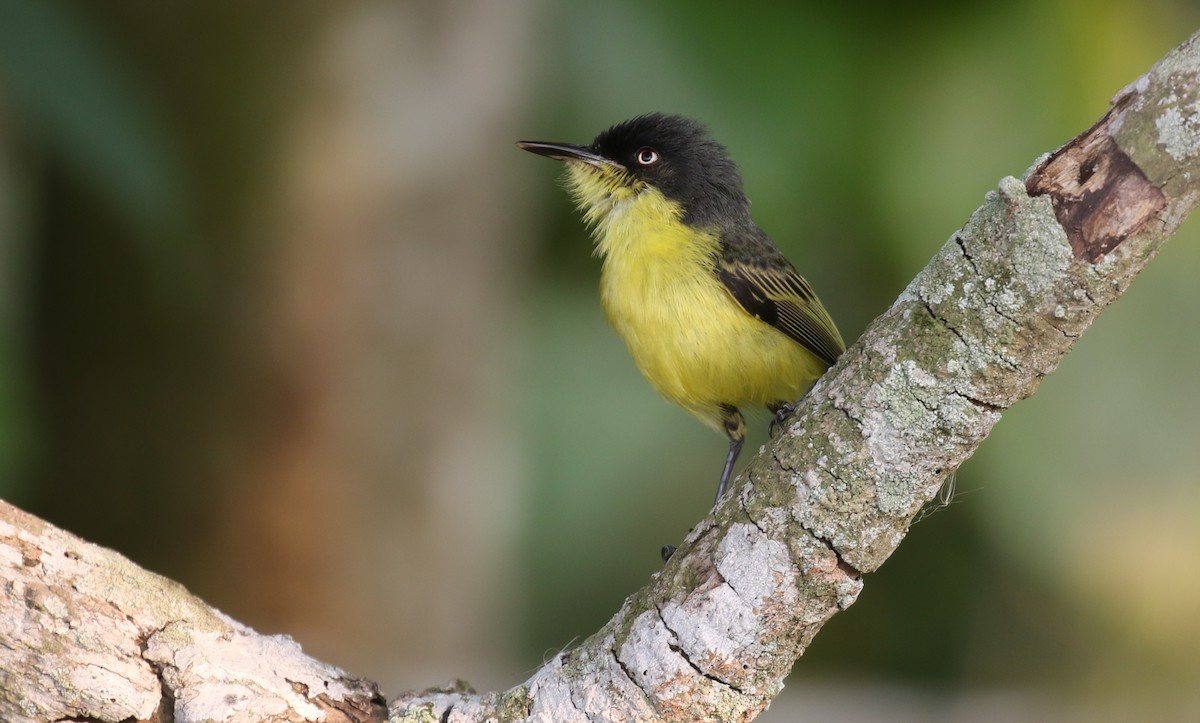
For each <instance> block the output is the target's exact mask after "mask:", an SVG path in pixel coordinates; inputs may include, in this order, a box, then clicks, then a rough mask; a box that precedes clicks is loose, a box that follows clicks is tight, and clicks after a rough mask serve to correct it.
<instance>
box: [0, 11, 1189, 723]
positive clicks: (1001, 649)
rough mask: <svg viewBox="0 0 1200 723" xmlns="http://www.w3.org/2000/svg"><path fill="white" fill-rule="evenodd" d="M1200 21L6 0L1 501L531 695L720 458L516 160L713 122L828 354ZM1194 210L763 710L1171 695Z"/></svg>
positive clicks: (559, 206) (392, 662) (361, 664)
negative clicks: (821, 312) (663, 390)
mask: <svg viewBox="0 0 1200 723" xmlns="http://www.w3.org/2000/svg"><path fill="white" fill-rule="evenodd" d="M1198 26H1200V7H1198V6H1197V5H1196V3H1195V2H1194V0H1152V1H1149V2H1147V1H1145V0H1092V1H1091V2H1083V0H1014V1H1012V2H1007V3H994V2H991V3H984V2H959V3H948V2H924V3H910V4H907V5H905V4H898V3H881V2H880V3H867V4H865V5H864V4H857V5H845V6H843V8H842V9H834V8H833V7H831V4H828V3H820V4H818V3H800V4H796V5H791V6H785V5H782V4H777V5H774V6H772V8H771V10H770V11H769V12H768V11H754V10H748V9H746V8H745V7H744V6H735V5H734V4H730V3H722V2H708V1H704V2H697V1H696V0H690V1H689V2H684V1H682V0H675V1H673V2H662V3H655V4H650V3H638V2H633V1H632V0H623V1H609V2H599V1H598V0H597V1H593V2H582V1H581V2H562V3H550V2H533V1H527V2H509V3H494V2H485V1H484V0H463V1H462V2H448V3H446V2H433V1H430V2H407V3H394V2H382V1H375V2H371V1H366V0H359V1H355V2H343V3H327V2H319V1H318V0H292V1H289V2H279V1H276V2H259V3H242V2H235V1H233V0H207V1H206V2H181V3H159V2H151V1H150V0H137V1H135V0H110V2H106V3H103V4H100V3H82V2H67V1H66V0H40V1H38V2H33V1H26V2H21V1H17V0H0V494H2V495H3V496H4V497H6V498H8V499H10V500H12V501H14V502H15V503H17V504H19V505H21V506H23V507H25V508H27V509H29V510H31V511H33V512H35V513H37V514H39V515H41V516H43V517H45V518H47V519H49V520H51V521H53V522H55V523H56V524H59V525H62V526H64V527H66V528H67V529H69V530H71V531H73V532H76V533H78V534H80V535H82V536H84V537H86V538H88V539H90V540H93V541H95V542H98V543H100V544H103V545H107V546H111V547H115V548H116V549H118V550H120V551H122V552H123V553H125V554H126V555H128V556H129V557H131V558H133V559H134V560H135V561H137V562H139V563H141V564H143V565H145V566H148V567H150V568H152V569H154V570H156V571H159V572H161V573H163V574H166V575H168V576H170V577H173V578H176V579H179V580H181V581H183V582H184V583H185V584H187V585H188V586H189V587H190V588H191V589H192V590H193V591H195V592H197V593H198V594H200V595H202V596H203V597H204V598H205V599H207V600H208V601H209V602H211V603H212V604H214V605H216V606H217V607H219V608H221V609H222V610H224V611H225V612H227V613H229V614H230V615H232V616H233V617H235V618H237V619H240V620H243V621H245V622H247V623H249V624H250V625H252V626H254V627H255V628H257V629H259V630H261V631H263V632H271V633H276V632H287V633H289V634H291V635H293V636H295V637H296V638H297V639H298V640H299V641H300V642H301V643H302V644H303V645H304V646H305V648H306V650H308V651H309V652H310V653H312V654H313V655H316V656H317V657H319V658H322V659H325V660H328V661H330V662H333V663H335V664H338V665H341V666H343V667H346V668H348V669H350V670H351V671H352V672H354V673H357V674H360V675H364V676H367V677H370V678H374V679H377V680H379V681H380V682H381V683H382V684H383V685H384V687H385V691H386V692H387V693H388V694H389V695H391V694H395V693H397V692H399V691H400V690H402V689H408V688H419V687H424V686H427V685H431V684H438V683H442V682H444V681H445V680H447V679H449V678H451V677H463V678H466V679H468V680H470V681H471V682H472V683H473V684H475V685H476V686H477V687H480V688H487V689H490V688H496V687H501V686H508V685H512V684H515V683H517V682H519V681H520V680H522V679H523V678H524V677H526V676H527V675H528V673H529V672H531V671H532V670H533V669H535V668H536V667H537V666H538V665H539V664H540V663H541V661H542V660H543V659H544V658H546V657H547V656H549V655H552V654H553V653H554V652H555V651H557V650H559V649H561V648H563V647H566V646H569V645H570V644H572V642H573V641H577V640H579V639H581V638H582V637H585V636H586V635H587V634H589V633H590V632H592V631H594V630H595V629H596V628H597V627H598V626H599V625H600V624H602V622H603V621H604V620H606V619H607V618H608V616H610V615H611V614H612V613H613V612H614V611H615V610H616V608H617V607H618V605H619V603H620V601H621V600H622V599H623V598H624V596H625V595H626V594H628V593H629V592H631V591H632V590H634V589H636V588H637V587H638V586H640V585H641V584H643V583H644V582H645V581H646V579H647V576H648V575H650V574H651V573H652V572H653V571H655V570H656V569H658V567H659V566H660V562H659V560H658V552H657V550H658V548H659V547H660V546H661V545H662V544H664V543H667V542H676V541H678V540H679V539H681V538H682V537H683V536H684V535H685V534H686V532H687V530H688V527H689V525H690V524H692V523H693V522H694V521H695V520H697V519H699V518H700V517H701V516H702V515H703V514H704V513H705V512H706V511H707V507H708V504H709V502H710V494H711V489H712V485H713V484H714V482H715V477H716V474H717V472H718V469H719V466H720V463H721V460H722V458H723V455H724V447H725V445H724V442H723V441H722V440H721V439H720V438H719V437H718V436H716V435H714V434H713V433H712V432H710V431H709V430H707V429H704V428H703V427H701V426H700V425H699V424H697V423H696V422H695V421H694V420H692V419H691V418H690V417H688V416H687V415H686V414H685V413H683V412H681V411H679V410H677V409H675V408H673V407H671V406H670V405H668V404H667V403H666V402H664V401H661V400H660V399H658V398H657V397H656V396H655V395H654V394H653V392H652V391H651V390H650V389H649V387H648V386H647V385H646V384H645V383H644V382H643V381H642V380H641V379H640V378H639V376H638V373H637V371H636V369H635V368H634V367H633V364H632V362H631V361H630V360H629V359H628V358H627V355H626V353H625V350H624V348H623V346H622V344H621V343H620V341H619V340H618V339H617V338H616V336H615V335H614V334H613V333H612V332H611V331H610V330H609V329H608V328H607V327H606V325H605V322H604V320H603V317H602V314H601V312H600V309H599V305H598V299H597V295H596V278H597V274H598V268H597V262H596V261H595V260H594V259H592V258H591V257H590V251H591V249H590V243H589V240H588V238H587V236H586V233H585V231H584V229H583V226H582V224H581V223H580V221H579V220H578V218H577V216H576V214H575V213H574V212H573V211H572V209H571V207H570V204H569V202H568V201H567V199H566V197H565V194H564V193H563V192H562V189H561V188H560V187H559V186H558V184H557V183H556V178H557V174H558V172H559V169H558V168H556V167H555V165H554V164H552V163H549V162H547V161H545V160H544V159H538V158H534V157H532V156H529V155H527V154H522V153H520V152H518V151H517V150H516V149H515V148H514V147H513V142H514V141H515V140H517V139H520V138H528V139H538V140H562V141H576V142H584V141H587V140H589V139H590V138H591V137H592V136H593V135H594V134H595V133H596V132H598V131H599V130H601V129H603V128H604V127H606V126H608V125H610V124H612V123H614V122H617V121H619V120H622V119H624V118H627V117H629V116H632V115H635V114H637V113H641V112H645V111H648V110H663V111H670V112H679V113H683V114H687V115H691V116H694V117H697V118H700V119H703V120H704V121H705V122H706V123H708V124H709V125H710V127H711V129H712V130H713V132H714V134H715V135H716V136H717V138H719V139H720V140H721V141H722V142H723V143H724V144H725V145H727V146H728V147H729V148H730V150H731V151H732V153H733V155H734V157H735V158H736V159H737V160H738V161H739V163H740V164H741V167H742V170H743V174H744V175H745V177H746V183H747V192H748V195H749V196H750V197H751V198H752V199H753V201H754V212H755V216H756V219H757V220H758V222H759V224H760V225H761V226H763V228H765V229H766V230H767V232H768V233H769V234H771V235H772V237H773V238H775V239H776V241H777V242H778V243H779V245H780V246H781V247H783V249H784V250H785V252H786V253H787V254H788V255H789V256H790V257H791V258H792V259H793V261H795V262H796V264H797V266H799V267H800V269H801V270H802V272H803V273H804V274H805V275H806V276H807V277H808V279H809V280H810V281H811V282H812V283H813V284H814V286H815V287H816V288H817V290H818V291H819V293H820V294H821V297H822V299H823V300H824V301H825V304H826V306H827V307H828V308H829V309H830V311H831V312H832V314H833V316H834V318H835V319H836V320H837V322H838V323H839V325H840V327H841V329H842V331H843V335H844V336H845V337H846V338H847V340H848V341H850V340H853V339H854V338H856V337H857V336H858V334H859V333H860V332H861V331H862V329H863V328H864V327H865V325H866V324H867V323H868V322H869V321H870V319H871V318H873V317H874V316H875V315H876V314H878V313H879V312H881V311H882V310H883V309H885V308H886V307H887V306H888V305H889V304H890V303H891V301H892V300H893V299H894V298H895V296H896V295H897V294H898V293H899V292H900V291H901V289H903V287H904V286H905V285H906V284H907V282H908V280H909V279H910V278H912V276H913V275H914V274H915V273H916V271H917V270H918V269H919V268H920V267H921V266H922V265H923V264H924V263H925V262H926V261H927V260H928V259H929V257H930V256H931V255H932V254H933V253H934V252H935V251H936V250H937V249H938V248H939V247H940V246H941V244H942V243H943V242H944V240H945V239H946V238H948V237H949V235H950V234H951V233H952V232H953V231H954V230H955V229H956V228H957V227H959V226H961V225H962V224H963V223H964V222H965V220H966V218H967V216H968V215H969V214H970V213H971V211H972V210H974V209H975V207H976V206H978V204H979V203H980V202H981V200H982V198H983V195H984V194H985V193H986V192H987V191H988V190H989V189H991V188H994V187H995V185H996V183H997V181H998V180H999V178H1000V177H1002V176H1004V175H1008V174H1011V175H1020V174H1021V173H1022V172H1023V171H1024V170H1025V169H1026V168H1028V167H1029V166H1030V165H1031V164H1032V163H1033V162H1034V160H1035V158H1036V157H1037V156H1038V154H1040V153H1043V152H1047V151H1049V150H1052V149H1053V148H1054V147H1056V146H1057V145H1059V144H1061V143H1063V142H1064V141H1066V140H1067V139H1068V138H1070V137H1072V136H1073V135H1075V134H1077V133H1078V132H1080V131H1082V130H1083V129H1085V128H1086V127H1087V126H1089V125H1090V124H1091V123H1092V122H1093V121H1095V120H1096V119H1097V118H1098V117H1099V116H1100V115H1101V114H1103V112H1104V111H1105V109H1106V107H1107V101H1108V99H1109V98H1110V97H1111V96H1112V95H1113V94H1115V93H1116V92H1117V91H1118V90H1119V89H1120V88H1121V87H1122V86H1124V85H1125V84H1126V83H1128V82H1130V81H1132V80H1133V79H1134V78H1136V77H1137V76H1138V75H1139V74H1140V73H1142V72H1143V71H1144V70H1146V69H1147V68H1148V67H1149V66H1150V65H1151V64H1152V63H1153V62H1154V61H1155V60H1157V59H1158V58H1159V57H1160V56H1162V55H1163V54H1164V53H1166V52H1167V51H1168V50H1169V49H1170V48H1172V47H1173V46H1175V45H1176V44H1178V43H1180V42H1182V41H1183V40H1184V39H1185V38H1186V37H1187V36H1188V35H1189V34H1190V33H1191V32H1192V31H1193V30H1194V29H1195V28H1196V27H1198ZM1197 229H1198V227H1197V225H1196V223H1195V222H1192V223H1190V224H1188V225H1186V226H1185V227H1184V229H1183V232H1182V233H1181V234H1180V235H1179V237H1178V238H1177V239H1175V240H1174V241H1172V242H1171V243H1170V244H1168V245H1167V247H1166V249H1165V251H1164V252H1163V254H1162V258H1160V259H1158V260H1156V261H1155V262H1154V263H1153V264H1151V265H1150V267H1149V268H1148V270H1147V271H1146V273H1145V274H1144V276H1143V278H1141V279H1140V280H1139V281H1138V283H1136V284H1134V286H1133V287H1132V288H1131V290H1130V291H1129V292H1128V293H1127V294H1126V297H1125V298H1124V299H1123V300H1122V301H1121V302H1120V303H1119V304H1117V305H1116V306H1115V307H1114V308H1112V309H1111V310H1110V311H1109V312H1108V313H1106V314H1105V315H1104V317H1103V318H1102V319H1101V320H1100V321H1099V322H1098V323H1097V324H1096V328H1095V329H1094V330H1093V331H1091V332H1090V333H1089V334H1088V335H1087V336H1085V337H1084V338H1083V340H1082V341H1081V342H1080V343H1079V346H1078V348H1077V349H1076V351H1075V352H1074V353H1073V354H1071V355H1070V356H1069V357H1068V358H1067V360H1066V361H1065V362H1064V363H1063V364H1062V367H1061V368H1060V370H1059V372H1058V373H1057V374H1056V375H1054V376H1053V377H1051V378H1050V379H1048V380H1047V382H1046V383H1045V384H1044V386H1043V388H1042V389H1041V391H1040V392H1039V394H1038V395H1037V396H1036V397H1034V398H1033V399H1032V400H1030V401H1028V402H1025V403H1023V404H1021V405H1018V406H1017V407H1016V408H1015V409H1013V410H1012V411H1011V412H1009V413H1008V414H1007V415H1006V416H1005V419H1004V421H1003V422H1002V423H1001V424H1000V425H999V426H998V427H997V428H996V430H995V432H994V433H993V435H992V437H991V439H989V440H988V442H987V443H986V444H985V445H984V446H983V448H982V450H981V452H980V453H979V454H978V455H976V457H974V458H973V459H972V460H970V461H969V462H968V463H967V464H966V465H965V466H964V468H963V469H962V470H961V471H960V472H959V474H958V476H957V494H956V495H955V497H954V500H953V504H952V505H951V506H950V507H949V508H947V509H944V510H942V511H939V512H938V513H936V514H933V515H931V516H929V517H928V518H927V519H925V520H924V521H922V522H921V523H919V524H918V525H917V526H916V527H914V528H913V530H912V532H911V533H910V535H909V537H908V539H907V540H906V541H905V543H904V544H903V545H902V546H901V547H900V549H899V551H898V552H897V553H896V554H895V555H894V556H893V558H892V559H891V560H890V561H889V562H888V563H887V565H885V566H884V568H883V569H882V570H880V571H879V572H878V573H876V574H873V575H871V576H869V577H868V578H867V579H866V588H865V590H864V592H863V594H862V595H861V597H860V600H859V602H858V603H857V604H856V605H855V606H854V607H853V608H851V609H850V610H848V611H847V612H845V613H843V614H841V615H839V616H837V617H836V618H834V620H833V621H832V622H831V623H830V624H829V625H828V626H827V627H826V629H825V630H824V631H823V632H822V633H821V634H820V635H819V636H818V637H817V639H816V641H815V642H814V644H813V645H812V647H811V648H810V650H809V652H808V653H807V654H806V656H805V657H804V658H803V659H802V660H801V661H800V663H799V664H798V665H797V667H796V670H795V672H794V674H793V675H792V677H791V679H790V680H789V686H788V689H787V691H786V692H785V694H784V696H783V697H782V698H781V699H780V700H779V701H777V702H776V704H775V705H774V706H772V708H771V710H770V711H769V712H768V713H766V714H764V715H763V716H762V718H761V720H765V721H772V720H775V721H785V720H793V719H795V718H797V717H799V716H803V717H805V718H812V719H824V720H914V721H915V720H946V721H950V720H964V721H967V720H971V721H978V720H991V719H995V720H1014V719H1021V720H1128V719H1133V718H1136V719H1139V720H1195V719H1197V718H1198V717H1200V693H1197V686H1196V682H1197V680H1198V679H1200V653H1198V652H1197V651H1200V486H1198V485H1197V481H1200V444H1197V442H1198V440H1200V434H1198V430H1200V411H1197V410H1200V383H1197V381H1196V379H1195V374H1194V367H1195V362H1194V360H1195V359H1196V358H1197V357H1198V356H1200V332H1198V331H1197V329H1196V325H1195V323H1194V322H1192V321H1191V316H1192V313H1191V312H1192V310H1194V309H1195V308H1197V306H1198V305H1200V285H1197V284H1196V283H1195V281H1194V278H1195V269H1197V268H1198V267H1200V246H1198V244H1197V243H1196V241H1197V239H1196V236H1197V234H1198V231H1197ZM1176 322H1179V323H1178V324H1176ZM755 426H756V427H757V428H758V434H759V437H758V438H757V439H758V440H761V438H762V429H761V428H762V427H763V426H765V420H762V419H759V420H758V421H757V422H756V423H755ZM757 444H758V443H757V441H754V440H752V444H751V445H750V446H749V448H750V449H754V448H756V447H757Z"/></svg>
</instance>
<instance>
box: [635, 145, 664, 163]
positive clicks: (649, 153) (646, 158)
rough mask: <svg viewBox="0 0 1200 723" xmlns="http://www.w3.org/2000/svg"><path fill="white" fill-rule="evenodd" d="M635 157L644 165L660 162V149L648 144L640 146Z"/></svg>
mask: <svg viewBox="0 0 1200 723" xmlns="http://www.w3.org/2000/svg"><path fill="white" fill-rule="evenodd" d="M633 157H634V158H636V159H637V162H638V163H640V164H642V165H643V166H649V165H652V164H654V163H658V151H656V150H654V149H653V148H651V147H649V146H646V147H645V148H639V149H638V152H637V153H635V154H634V156H633Z"/></svg>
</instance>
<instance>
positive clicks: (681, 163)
mask: <svg viewBox="0 0 1200 723" xmlns="http://www.w3.org/2000/svg"><path fill="white" fill-rule="evenodd" d="M518 145H519V146H520V147H521V148H523V149H525V150H527V151H530V152H533V153H537V154H539V155H544V156H549V157H551V158H556V159H559V160H561V161H565V162H567V163H568V164H571V165H572V166H573V167H574V168H576V169H577V173H576V174H573V177H572V180H573V181H574V185H573V190H574V191H575V193H576V195H577V197H578V200H579V202H580V204H581V206H582V207H584V208H585V210H586V211H587V212H588V213H589V215H593V214H594V215H596V216H600V215H603V213H605V212H606V211H607V208H609V205H608V204H609V203H610V198H611V197H610V195H609V194H612V193H615V192H616V190H617V188H619V187H621V186H634V187H636V186H638V185H640V184H646V185H649V186H653V187H654V188H656V189H658V191H659V192H661V193H662V194H663V195H664V196H666V197H667V198H669V199H671V200H673V201H676V202H678V203H679V204H680V206H681V207H682V208H683V214H684V215H683V220H684V221H685V222H687V223H689V224H692V225H694V226H716V227H728V226H732V225H740V224H744V223H747V222H749V219H750V203H749V201H747V200H746V196H745V194H744V193H743V192H742V177H741V175H740V174H739V173H738V170H737V166H736V165H735V164H734V162H733V160H732V159H731V158H730V157H729V153H728V152H727V151H726V150H725V147H724V146H722V145H721V144H720V143H717V142H716V141H715V140H713V138H712V136H710V135H709V134H708V130H707V129H706V128H705V127H704V126H703V125H701V124H699V123H697V122H696V121H694V120H691V119H688V118H684V117H682V116H677V115H665V114H662V113H647V114H646V115H640V116H638V117H636V118H632V119H630V120H627V121H625V122H623V123H618V124H617V125H615V126H613V127H612V128H609V129H608V130H606V131H604V132H602V133H601V134H600V135H598V136H596V139H595V140H594V141H592V143H591V145H588V146H577V145H571V144H564V143H543V142H540V141H522V142H521V143H519V144H518ZM585 169H586V170H585Z"/></svg>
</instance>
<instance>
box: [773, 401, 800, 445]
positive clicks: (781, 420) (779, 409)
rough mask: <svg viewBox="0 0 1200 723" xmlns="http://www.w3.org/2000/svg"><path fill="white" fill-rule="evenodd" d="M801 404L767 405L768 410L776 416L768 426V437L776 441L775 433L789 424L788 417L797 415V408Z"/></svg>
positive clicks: (782, 403) (779, 403) (781, 403)
mask: <svg viewBox="0 0 1200 723" xmlns="http://www.w3.org/2000/svg"><path fill="white" fill-rule="evenodd" d="M799 404H800V402H777V403H775V404H769V405H767V409H770V410H771V413H772V414H774V415H775V416H773V417H772V418H771V423H770V424H768V425H767V436H768V437H770V438H772V439H774V438H775V433H776V432H778V431H779V430H780V429H782V428H783V425H784V424H785V423H787V420H788V417H790V416H792V415H793V414H795V413H796V407H797V405H799Z"/></svg>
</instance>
